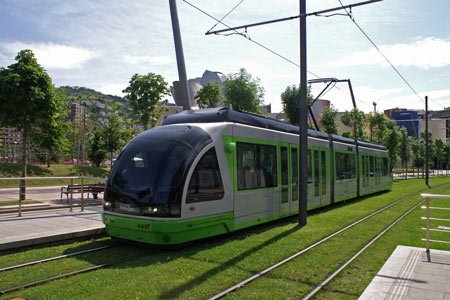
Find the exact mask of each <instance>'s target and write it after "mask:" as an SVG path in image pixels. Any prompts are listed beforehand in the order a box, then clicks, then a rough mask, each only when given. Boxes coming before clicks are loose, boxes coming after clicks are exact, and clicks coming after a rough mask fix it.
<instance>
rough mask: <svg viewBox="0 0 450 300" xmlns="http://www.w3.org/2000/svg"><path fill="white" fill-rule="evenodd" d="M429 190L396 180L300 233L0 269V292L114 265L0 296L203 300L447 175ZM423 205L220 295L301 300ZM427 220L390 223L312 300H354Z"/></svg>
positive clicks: (46, 252)
mask: <svg viewBox="0 0 450 300" xmlns="http://www.w3.org/2000/svg"><path fill="white" fill-rule="evenodd" d="M430 184H431V186H432V187H434V188H433V189H431V190H430V189H428V188H427V187H426V186H425V184H424V181H423V180H417V179H408V180H396V181H395V183H394V185H393V189H392V190H391V191H389V192H384V193H380V194H377V195H374V196H371V197H364V198H362V199H359V200H352V201H346V202H344V203H339V204H337V205H335V206H332V207H326V208H322V209H318V210H315V211H312V212H309V215H308V224H307V225H306V226H303V227H300V226H298V225H297V217H295V216H294V217H289V218H285V219H283V220H279V221H276V222H272V223H268V224H263V225H260V226H257V227H254V228H250V229H245V230H241V231H239V232H236V233H232V234H227V235H223V236H219V237H214V238H210V239H205V240H201V241H197V242H194V243H192V244H190V245H187V246H184V247H179V248H174V249H158V248H154V247H144V246H133V245H120V246H118V247H115V248H112V249H108V250H103V251H102V252H98V253H92V254H85V255H83V256H79V257H72V258H70V259H64V260H60V261H55V262H52V263H48V264H42V265H37V266H34V267H30V268H25V269H22V270H20V269H19V270H15V271H10V272H5V273H3V274H2V276H0V289H4V288H7V287H11V286H13V285H17V284H21V283H25V282H29V281H31V280H36V279H42V278H46V277H50V276H54V275H57V274H59V273H63V272H67V271H73V270H75V269H81V268H85V267H88V266H93V265H96V264H100V263H104V262H109V261H121V263H119V264H116V265H114V266H112V267H109V268H105V269H100V270H97V271H93V272H90V273H85V274H82V275H77V276H74V277H70V278H66V279H61V280H56V281H53V282H50V283H47V284H44V285H41V286H37V287H33V288H29V289H26V290H22V291H19V292H14V293H11V294H8V295H5V296H2V297H0V299H11V298H13V297H21V298H24V299H206V298H208V297H211V296H213V295H214V294H216V293H218V292H220V291H222V290H224V289H226V288H228V287H230V286H232V285H234V284H236V283H238V282H240V281H241V280H243V279H246V278H247V277H249V276H252V275H254V274H256V273H257V272H259V271H261V270H263V269H265V268H267V267H269V266H270V265H272V264H274V263H277V262H279V261H281V260H282V259H284V258H286V257H288V256H290V255H292V254H294V253H295V252H297V251H299V250H301V249H303V248H305V247H307V246H309V245H311V244H312V243H314V242H316V241H318V240H320V239H321V238H323V237H325V236H327V235H329V234H331V233H333V232H335V231H337V230H338V229H340V228H342V227H344V226H346V225H348V224H350V223H352V222H354V221H356V220H358V219H360V218H361V217H363V216H366V215H368V214H369V213H371V212H373V211H375V210H377V209H379V208H381V207H384V206H386V205H387V204H389V203H392V202H394V201H396V200H398V199H400V198H402V197H404V196H406V195H409V194H411V193H413V192H417V191H421V190H425V189H426V192H427V193H430V192H431V193H437V192H439V193H447V194H449V193H450V179H449V178H431V179H430ZM442 184H445V185H443V186H442ZM438 185H441V186H440V187H438ZM420 200H421V198H420V196H419V195H417V196H414V197H412V198H409V199H407V200H405V201H403V202H401V203H399V204H397V205H395V206H394V207H392V208H391V209H389V210H386V211H384V212H382V213H380V214H378V215H376V216H374V217H372V218H370V219H369V220H367V221H366V222H363V223H360V224H359V225H357V226H355V227H353V228H352V229H350V230H348V231H346V232H345V233H342V234H340V235H338V236H337V237H335V238H333V239H331V240H330V241H328V242H326V243H324V244H322V245H321V246H319V247H318V248H316V249H315V250H313V251H310V252H307V253H305V254H303V255H301V256H299V257H297V258H296V259H294V260H293V261H291V262H289V263H287V264H285V265H283V266H282V267H280V268H278V269H276V270H274V271H272V272H270V273H269V274H266V275H265V276H263V277H262V278H259V279H257V280H256V281H254V282H252V283H250V284H248V285H246V286H245V287H244V288H241V289H239V290H238V291H236V292H234V293H232V294H231V295H229V296H227V297H225V299H299V298H301V297H302V296H304V295H306V294H307V293H308V292H309V291H310V290H311V289H312V288H313V287H315V286H316V285H317V284H319V283H320V282H322V280H324V279H325V278H326V277H327V276H328V275H330V274H331V273H332V272H333V271H334V270H335V269H336V268H337V267H338V266H340V265H341V264H342V263H343V262H345V261H346V260H347V259H349V258H350V257H351V256H353V254H355V253H356V252H357V251H358V250H359V249H360V248H361V247H362V246H363V245H364V244H365V243H367V242H368V241H370V240H371V239H372V238H373V237H374V236H375V235H377V234H378V233H379V232H380V231H381V230H382V229H384V228H385V227H387V226H388V225H389V224H390V223H391V222H392V221H393V220H394V219H395V218H397V217H398V216H400V215H401V214H403V213H404V212H405V211H406V210H407V209H408V208H410V207H412V206H413V205H414V204H417V203H418V202H419V201H420ZM441 204H442V203H441ZM449 204H450V203H449ZM448 206H449V207H450V205H448ZM424 214H425V213H424V211H423V210H421V209H420V208H418V209H416V210H414V211H413V213H412V214H410V215H409V216H408V217H406V218H405V219H403V220H402V221H400V222H399V223H397V225H395V226H394V227H393V228H392V229H391V230H390V231H389V232H388V233H387V234H386V235H385V236H384V237H382V238H381V239H379V240H378V241H377V242H376V243H375V244H374V245H373V246H371V247H370V248H369V249H368V250H367V252H366V253H364V254H363V255H362V256H361V257H360V258H358V259H357V260H356V261H355V262H353V263H352V264H351V265H350V267H349V268H348V269H347V270H345V271H344V272H343V273H341V274H340V275H339V276H338V277H337V278H336V279H335V280H333V281H332V282H331V283H330V285H329V286H327V287H325V289H324V290H323V291H322V292H320V293H319V294H318V295H317V296H316V299H358V297H359V295H360V294H361V293H362V292H363V291H364V289H365V288H366V286H367V285H368V284H369V282H370V281H371V280H372V278H373V277H374V276H375V274H376V273H377V272H378V270H379V269H380V268H381V266H382V265H383V264H384V262H385V261H386V260H387V258H388V257H389V256H390V254H391V253H392V251H393V250H394V249H395V247H396V246H397V245H409V246H415V247H424V246H425V242H423V241H421V238H423V237H424V236H425V233H424V232H423V231H422V230H421V227H422V226H423V224H424V221H423V220H421V219H420V216H423V215H424ZM108 243H111V241H110V240H109V238H104V239H101V240H92V241H85V242H77V243H70V244H66V245H60V246H51V247H43V248H36V249H31V250H27V251H22V252H18V253H13V254H5V255H3V256H0V267H4V266H7V265H13V264H18V263H23V262H27V261H30V260H34V259H42V258H45V257H50V256H54V255H60V254H63V253H69V252H74V251H79V250H81V249H86V248H94V247H98V246H99V245H103V244H108ZM433 248H435V249H441V250H450V246H449V245H442V244H433Z"/></svg>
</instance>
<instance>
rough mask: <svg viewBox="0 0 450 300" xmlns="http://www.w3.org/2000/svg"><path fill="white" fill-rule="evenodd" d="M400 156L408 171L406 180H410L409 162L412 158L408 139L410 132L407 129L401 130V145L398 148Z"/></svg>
mask: <svg viewBox="0 0 450 300" xmlns="http://www.w3.org/2000/svg"><path fill="white" fill-rule="evenodd" d="M398 155H399V156H400V160H401V161H402V164H403V166H405V169H406V177H405V178H406V179H408V160H409V159H410V157H411V143H410V139H409V137H408V131H407V130H406V128H405V127H402V128H401V129H400V144H399V147H398Z"/></svg>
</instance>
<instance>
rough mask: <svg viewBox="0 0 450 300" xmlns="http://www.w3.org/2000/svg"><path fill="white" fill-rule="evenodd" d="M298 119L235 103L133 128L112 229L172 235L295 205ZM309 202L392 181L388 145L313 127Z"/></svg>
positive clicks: (120, 168) (207, 232)
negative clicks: (248, 109)
mask: <svg viewBox="0 0 450 300" xmlns="http://www.w3.org/2000/svg"><path fill="white" fill-rule="evenodd" d="M297 132H298V127H296V126H293V125H290V124H287V123H284V122H279V121H275V120H271V119H266V118H264V117H261V116H257V115H253V114H249V113H243V112H237V111H233V110H231V109H228V108H217V109H206V110H198V111H186V112H183V113H180V114H178V115H172V116H169V117H167V118H166V119H165V120H164V121H163V126H160V127H157V128H154V129H150V130H148V131H146V132H143V133H141V134H139V135H138V136H136V137H135V138H134V139H133V140H132V141H131V142H130V143H129V144H128V145H127V146H126V147H125V148H124V149H123V151H122V152H121V154H120V155H119V157H118V158H117V160H116V163H115V164H114V167H113V168H112V170H111V175H110V177H109V180H108V183H107V186H106V191H105V200H104V212H103V222H104V223H105V226H106V230H107V233H108V234H109V235H110V236H111V237H115V238H121V239H127V240H132V241H139V242H144V243H150V244H160V245H173V244H180V243H185V242H189V241H192V240H196V239H200V238H205V237H209V236H214V235H219V234H224V233H228V232H232V231H235V230H239V229H242V228H246V227H249V226H253V225H256V224H260V223H264V222H268V221H271V220H275V219H278V218H281V217H284V216H288V215H292V214H295V213H297V212H298V194H299V182H298V181H299V175H298V173H299V147H298V134H297ZM308 136H309V137H308V166H307V167H308V191H307V198H308V200H307V203H308V209H313V208H316V207H320V206H325V205H330V204H333V203H336V202H338V201H342V200H346V199H350V198H356V197H359V196H361V195H366V194H370V193H375V192H379V191H382V190H386V189H389V188H390V187H391V184H392V178H391V176H390V172H389V170H390V168H389V159H388V154H387V152H386V149H385V147H383V146H379V145H375V144H371V143H367V142H361V141H355V140H353V139H348V138H343V137H340V136H335V135H329V134H325V133H322V132H317V131H313V130H308Z"/></svg>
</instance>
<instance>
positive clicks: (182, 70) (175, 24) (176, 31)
mask: <svg viewBox="0 0 450 300" xmlns="http://www.w3.org/2000/svg"><path fill="white" fill-rule="evenodd" d="M169 5H170V16H171V17H172V31H173V39H174V42H175V53H176V56H177V66H178V77H179V78H180V86H181V96H182V97H183V110H189V109H191V99H190V97H189V90H188V83H187V76H186V65H185V63H184V53H183V44H182V42H181V31H180V22H179V21H178V12H177V3H176V0H169Z"/></svg>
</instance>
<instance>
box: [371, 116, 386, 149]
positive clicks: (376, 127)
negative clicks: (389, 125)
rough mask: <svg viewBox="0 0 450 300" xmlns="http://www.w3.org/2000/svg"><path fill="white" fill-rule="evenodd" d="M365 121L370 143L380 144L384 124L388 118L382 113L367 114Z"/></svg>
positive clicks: (384, 128) (383, 132)
mask: <svg viewBox="0 0 450 300" xmlns="http://www.w3.org/2000/svg"><path fill="white" fill-rule="evenodd" d="M366 120H367V128H368V129H369V139H370V141H371V142H375V143H381V142H382V141H383V136H384V134H385V132H386V122H388V121H389V119H388V117H387V116H386V115H385V114H383V113H378V112H375V113H373V112H371V113H369V114H367V116H366Z"/></svg>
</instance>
